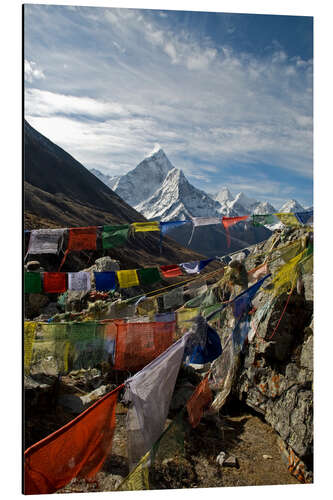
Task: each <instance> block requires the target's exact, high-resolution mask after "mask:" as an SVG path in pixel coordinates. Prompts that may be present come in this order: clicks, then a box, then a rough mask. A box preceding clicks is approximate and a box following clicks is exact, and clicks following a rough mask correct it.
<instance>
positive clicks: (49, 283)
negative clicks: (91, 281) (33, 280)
mask: <svg viewBox="0 0 333 500" xmlns="http://www.w3.org/2000/svg"><path fill="white" fill-rule="evenodd" d="M43 289H44V292H45V293H63V292H65V291H66V290H67V286H66V273H44V276H43Z"/></svg>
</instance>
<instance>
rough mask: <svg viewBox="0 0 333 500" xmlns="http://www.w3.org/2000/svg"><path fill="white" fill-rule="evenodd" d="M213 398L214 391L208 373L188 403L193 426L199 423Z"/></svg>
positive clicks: (189, 417)
mask: <svg viewBox="0 0 333 500" xmlns="http://www.w3.org/2000/svg"><path fill="white" fill-rule="evenodd" d="M212 400H213V397H212V391H211V389H210V387H209V383H208V375H207V376H206V377H205V378H204V379H203V380H202V382H200V384H199V385H198V387H197V388H196V390H195V391H194V393H193V394H192V396H191V397H190V399H189V400H188V402H187V403H186V408H187V412H188V419H189V422H190V424H191V425H192V427H197V426H198V425H199V423H200V420H201V418H202V416H203V413H204V410H205V409H206V408H208V407H209V406H210V404H211V402H212Z"/></svg>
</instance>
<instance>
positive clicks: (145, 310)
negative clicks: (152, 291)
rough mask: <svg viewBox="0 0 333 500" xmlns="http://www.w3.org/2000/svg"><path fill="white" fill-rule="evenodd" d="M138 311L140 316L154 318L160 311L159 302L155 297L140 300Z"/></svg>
mask: <svg viewBox="0 0 333 500" xmlns="http://www.w3.org/2000/svg"><path fill="white" fill-rule="evenodd" d="M136 312H137V314H138V315H139V316H149V317H150V318H153V317H154V315H155V314H156V313H157V312H158V303H157V300H156V299H155V297H151V298H148V299H146V300H144V301H143V302H139V304H138V305H137V309H136Z"/></svg>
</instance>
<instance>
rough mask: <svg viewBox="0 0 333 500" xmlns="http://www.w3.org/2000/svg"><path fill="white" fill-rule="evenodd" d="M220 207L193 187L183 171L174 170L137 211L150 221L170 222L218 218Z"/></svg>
mask: <svg viewBox="0 0 333 500" xmlns="http://www.w3.org/2000/svg"><path fill="white" fill-rule="evenodd" d="M219 206H220V205H219V203H218V202H216V201H215V200H213V199H212V198H210V196H208V195H207V194H206V193H205V192H204V191H201V190H200V189H197V188H195V187H194V186H192V184H190V183H189V181H188V180H187V179H186V177H185V175H184V173H183V171H182V170H179V169H178V168H173V169H172V170H170V171H169V172H168V174H167V176H166V178H165V179H164V182H163V184H162V185H161V187H160V188H159V189H158V190H157V191H156V192H155V193H154V194H153V195H152V196H151V197H150V198H148V199H147V200H145V201H143V202H142V203H140V204H139V205H136V206H135V209H136V210H137V211H138V212H141V213H142V214H143V215H144V216H145V217H147V218H148V219H159V220H163V221H168V220H173V219H189V218H192V217H210V216H218V209H219Z"/></svg>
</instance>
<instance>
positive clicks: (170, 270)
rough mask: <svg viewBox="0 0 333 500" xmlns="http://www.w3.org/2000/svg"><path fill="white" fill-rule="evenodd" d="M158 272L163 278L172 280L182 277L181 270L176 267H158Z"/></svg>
mask: <svg viewBox="0 0 333 500" xmlns="http://www.w3.org/2000/svg"><path fill="white" fill-rule="evenodd" d="M160 270H161V272H162V275H163V277H164V278H174V277H176V276H182V275H183V273H182V270H181V268H180V267H179V266H177V265H170V266H160Z"/></svg>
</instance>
